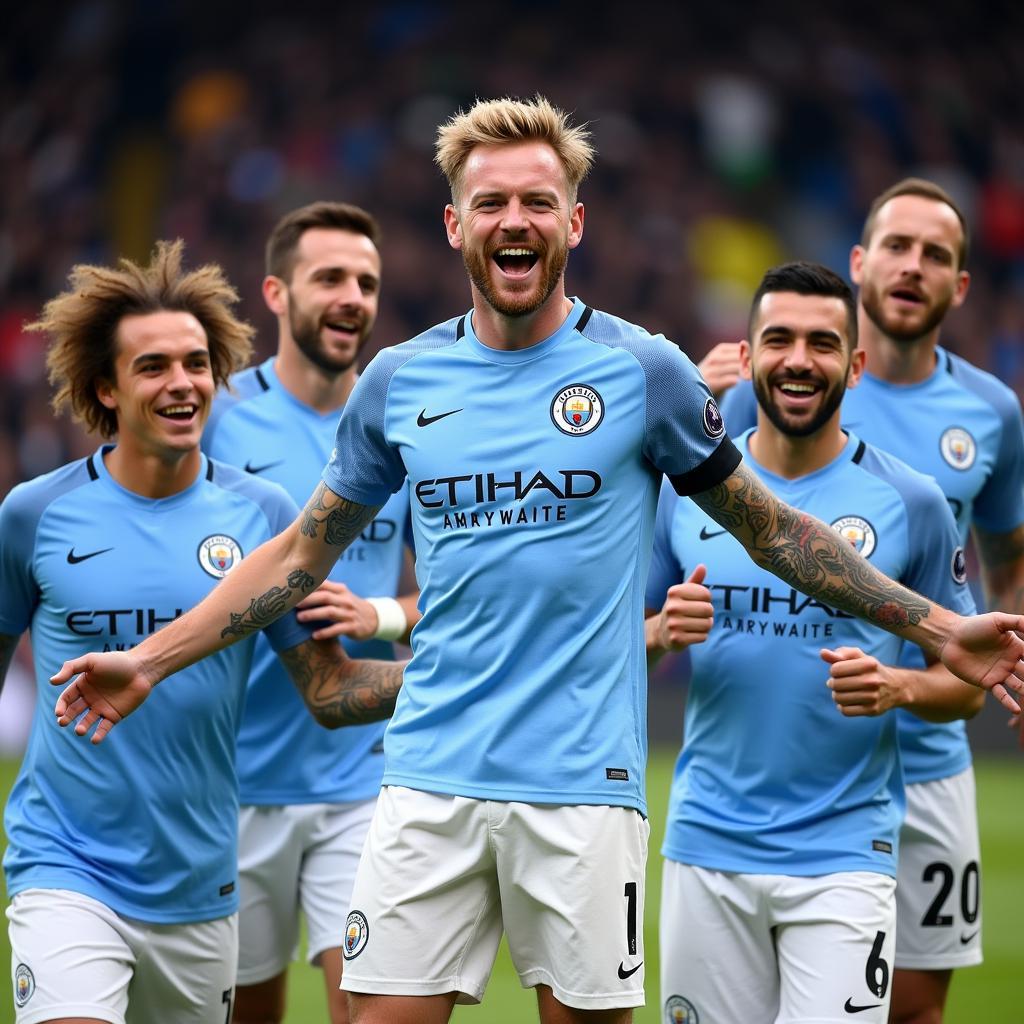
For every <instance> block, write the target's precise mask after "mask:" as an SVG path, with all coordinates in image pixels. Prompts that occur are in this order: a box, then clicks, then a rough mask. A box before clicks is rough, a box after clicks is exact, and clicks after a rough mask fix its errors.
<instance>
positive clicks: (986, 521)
mask: <svg viewBox="0 0 1024 1024" xmlns="http://www.w3.org/2000/svg"><path fill="white" fill-rule="evenodd" d="M1000 404H1001V406H1002V407H1001V408H1000V409H998V412H999V414H1000V421H1001V426H1002V429H1001V432H1000V438H999V449H998V452H997V454H996V463H995V466H994V467H993V469H992V473H991V474H990V475H989V478H988V480H986V481H985V486H984V487H983V488H982V489H981V491H980V492H979V493H978V497H977V498H976V499H975V502H974V511H973V520H974V522H975V524H976V525H978V526H980V527H981V528H982V529H983V530H985V531H987V532H989V533H1009V532H1010V531H1011V530H1015V529H1016V528H1017V527H1018V526H1020V525H1021V524H1022V523H1024V419H1022V417H1021V408H1020V403H1019V402H1018V401H1016V398H1015V397H1014V396H1008V397H1007V400H1006V401H1005V402H1003V403H1000Z"/></svg>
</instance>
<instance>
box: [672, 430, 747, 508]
mask: <svg viewBox="0 0 1024 1024" xmlns="http://www.w3.org/2000/svg"><path fill="white" fill-rule="evenodd" d="M742 461H743V456H742V455H740V453H739V449H738V448H737V447H736V445H734V444H733V443H732V441H731V440H730V438H729V436H728V434H727V435H726V436H725V437H723V438H722V441H721V443H720V444H719V445H718V447H717V448H716V449H715V450H714V451H713V452H712V453H711V454H710V455H709V456H708V457H707V458H706V459H705V460H704V461H703V462H702V463H701V464H700V465H699V466H698V467H697V468H696V469H691V470H690V472H689V473H680V474H679V475H678V476H672V475H669V480H670V481H671V483H672V486H673V487H674V488H675V490H676V494H679V495H681V496H682V497H684V498H685V497H687V496H688V495H690V494H700V492H701V491H707V490H709V489H710V488H712V487H717V486H718V485H719V484H720V483H721V482H722V481H723V480H725V479H726V478H727V477H729V476H731V475H732V473H733V472H734V471H735V469H736V467H737V466H738V465H739V464H740V463H741V462H742Z"/></svg>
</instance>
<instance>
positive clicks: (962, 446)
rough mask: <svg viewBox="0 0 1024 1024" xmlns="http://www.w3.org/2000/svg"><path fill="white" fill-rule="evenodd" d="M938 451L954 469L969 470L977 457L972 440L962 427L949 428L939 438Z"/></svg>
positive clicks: (975, 446)
mask: <svg viewBox="0 0 1024 1024" xmlns="http://www.w3.org/2000/svg"><path fill="white" fill-rule="evenodd" d="M939 451H940V452H942V457H943V458H944V459H945V460H946V461H947V462H948V463H949V464H950V465H951V466H952V467H953V468H954V469H970V468H971V466H973V465H974V460H975V459H976V458H977V457H978V446H977V444H976V443H975V441H974V438H973V437H972V436H971V435H970V434H969V433H968V432H967V431H966V430H964V428H963V427H950V428H949V430H946V431H943V434H942V437H940V438H939Z"/></svg>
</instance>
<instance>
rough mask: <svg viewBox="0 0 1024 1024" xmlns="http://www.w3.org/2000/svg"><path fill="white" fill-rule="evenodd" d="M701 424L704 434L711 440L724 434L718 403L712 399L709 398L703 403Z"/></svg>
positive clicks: (723, 424) (723, 421) (723, 423)
mask: <svg viewBox="0 0 1024 1024" xmlns="http://www.w3.org/2000/svg"><path fill="white" fill-rule="evenodd" d="M702 424H703V427H704V433H705V434H707V435H708V437H710V438H712V439H714V438H716V437H721V436H722V434H724V433H725V420H723V419H722V413H721V412H720V411H719V408H718V403H717V402H716V401H715V400H714V399H713V398H709V399H708V400H707V401H706V402H705V403H704V416H703V417H702Z"/></svg>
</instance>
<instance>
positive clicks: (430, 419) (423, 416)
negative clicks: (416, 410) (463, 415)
mask: <svg viewBox="0 0 1024 1024" xmlns="http://www.w3.org/2000/svg"><path fill="white" fill-rule="evenodd" d="M457 412H462V410H461V409H451V410H449V411H448V412H442V413H441V414H440V415H438V416H428V415H427V410H426V409H424V410H423V411H422V412H421V413H420V414H419V416H417V417H416V426H417V427H429V426H430V424H431V423H436V422H437V421H438V420H443V419H444V418H445V416H454V415H455V414H456V413H457Z"/></svg>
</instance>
